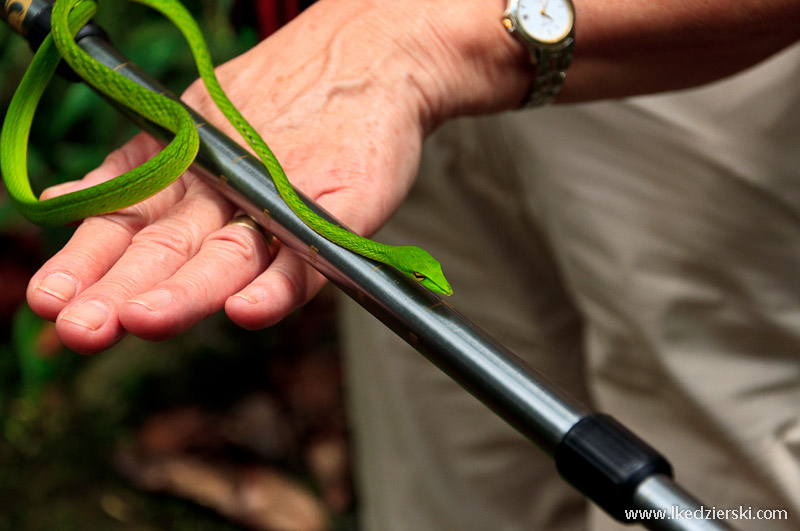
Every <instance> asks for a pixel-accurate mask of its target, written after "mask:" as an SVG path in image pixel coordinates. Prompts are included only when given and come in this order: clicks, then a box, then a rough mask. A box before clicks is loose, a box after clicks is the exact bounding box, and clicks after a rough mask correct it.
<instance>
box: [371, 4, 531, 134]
mask: <svg viewBox="0 0 800 531" xmlns="http://www.w3.org/2000/svg"><path fill="white" fill-rule="evenodd" d="M411 3H412V2H403V3H398V2H393V1H391V0H375V1H374V2H373V4H376V5H380V6H381V9H385V14H386V15H387V16H388V18H389V19H390V20H394V21H397V20H404V23H403V27H395V28H394V29H395V30H396V31H397V40H396V41H395V42H397V44H398V45H399V46H401V47H402V49H404V50H405V52H406V54H407V55H408V58H409V59H410V61H411V64H410V67H409V70H408V71H409V74H408V75H410V76H413V77H414V78H415V79H414V82H415V85H416V86H417V88H418V90H419V92H420V94H421V99H422V101H423V102H424V105H423V106H422V111H421V112H422V116H421V121H422V123H423V124H425V128H426V130H430V129H432V128H434V127H436V126H437V125H438V124H439V123H441V122H443V121H444V120H447V119H449V118H453V117H456V116H461V115H471V114H481V113H489V112H498V111H503V110H507V109H512V108H516V107H518V106H519V103H520V101H522V99H523V98H524V96H525V94H526V93H527V91H528V90H529V89H530V83H531V73H532V71H531V65H530V57H529V54H528V52H527V50H526V49H525V47H524V46H522V45H521V44H520V43H519V42H517V41H516V40H515V39H514V38H513V37H512V36H511V35H509V34H508V32H507V31H506V30H505V28H504V27H503V25H502V24H501V19H502V14H503V10H504V8H505V5H506V2H505V0H462V1H459V2H452V1H430V0H417V1H414V2H413V4H415V5H413V6H410V5H409V4H411ZM407 13H414V16H413V17H409V16H407V15H406V16H404V14H407Z"/></svg>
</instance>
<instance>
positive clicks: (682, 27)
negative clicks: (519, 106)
mask: <svg viewBox="0 0 800 531" xmlns="http://www.w3.org/2000/svg"><path fill="white" fill-rule="evenodd" d="M574 2H575V7H576V11H577V17H578V18H577V24H576V50H575V60H574V62H573V67H572V68H570V71H569V74H568V82H565V84H564V90H563V92H562V94H561V98H560V99H559V101H561V102H573V101H586V100H595V99H605V98H618V97H623V96H631V95H636V94H648V93H654V92H663V91H669V90H677V89H682V88H688V87H692V86H697V85H701V84H704V83H708V82H711V81H715V80H717V79H721V78H723V77H725V76H728V75H731V74H734V73H736V72H738V71H741V70H744V69H745V68H747V67H749V66H752V65H754V64H756V63H758V62H759V61H762V60H763V59H766V58H767V57H769V56H770V55H772V54H774V53H776V52H778V51H779V50H781V49H783V48H785V47H786V46H788V45H790V44H792V43H793V42H795V41H797V40H798V39H800V1H798V0H738V1H736V2H732V1H730V0H704V1H698V0H693V1H690V0H660V1H654V0H605V1H598V0H574Z"/></svg>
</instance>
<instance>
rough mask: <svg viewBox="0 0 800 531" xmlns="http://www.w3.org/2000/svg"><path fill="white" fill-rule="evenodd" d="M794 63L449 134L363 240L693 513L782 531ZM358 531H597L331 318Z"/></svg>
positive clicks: (796, 482) (795, 425)
mask: <svg viewBox="0 0 800 531" xmlns="http://www.w3.org/2000/svg"><path fill="white" fill-rule="evenodd" d="M798 87H800V47H795V48H793V49H790V50H788V51H787V52H785V53H783V54H781V55H780V56H778V57H776V58H774V59H772V60H770V61H768V62H767V63H765V64H763V65H761V66H759V67H757V68H756V69H754V70H751V71H749V72H746V73H744V74H742V75H739V76H737V77H735V78H733V79H730V80H727V81H724V82H721V83H717V84H715V85H712V86H710V87H707V88H703V89H699V90H694V91H688V92H684V93H680V94H674V95H666V96H654V97H647V98H639V99H635V100H630V101H625V102H612V103H602V104H591V105H582V106H574V107H559V108H548V109H539V110H534V111H529V112H524V113H522V112H520V113H509V114H506V115H503V116H497V117H489V118H480V119H464V120H459V121H457V122H453V123H450V124H448V125H446V126H445V127H443V128H442V129H441V130H439V131H438V132H437V133H436V134H435V135H434V136H433V137H432V138H431V139H430V140H429V142H428V144H427V146H426V151H425V154H424V157H423V165H422V170H421V179H420V181H419V183H418V186H417V187H416V188H415V190H414V192H413V194H412V197H411V198H410V199H409V201H408V202H407V204H406V205H405V206H404V207H403V209H402V210H401V211H400V212H399V213H398V215H397V216H396V217H395V218H394V219H393V221H392V222H391V223H390V225H389V226H387V228H386V229H385V230H384V231H383V232H382V233H381V234H380V236H379V238H380V239H382V240H383V241H387V242H395V243H414V244H419V245H421V246H422V247H425V248H427V249H428V250H430V251H431V252H432V253H433V254H434V255H435V256H436V257H437V258H439V259H440V261H441V262H442V263H443V264H444V267H445V272H446V273H447V275H448V277H449V279H450V281H451V283H452V284H453V287H454V289H455V295H454V296H453V297H452V298H451V300H450V302H452V303H453V304H454V305H455V306H456V307H457V308H458V309H459V310H460V311H462V312H463V313H465V314H466V315H467V316H468V317H470V318H471V319H473V320H474V321H475V322H476V323H477V324H478V325H479V326H481V327H482V328H484V329H485V330H487V331H488V332H489V333H490V334H492V335H493V336H494V337H496V338H497V339H499V340H500V341H501V342H503V343H504V344H506V345H507V346H509V347H510V348H511V349H512V350H513V351H514V352H516V353H517V354H518V355H520V356H522V357H523V358H524V359H526V360H527V361H528V362H529V363H530V364H531V365H533V366H534V367H536V368H537V369H539V370H540V371H541V372H543V373H544V374H546V375H547V376H548V377H549V378H551V379H552V380H554V381H556V382H557V383H558V384H559V385H561V386H562V387H563V388H565V389H567V390H568V391H569V392H570V393H571V394H573V395H575V396H577V397H578V398H580V399H581V400H583V401H586V402H589V401H590V399H589V397H590V396H591V402H592V405H593V407H595V408H596V409H598V410H601V411H605V412H609V413H611V414H612V415H614V416H615V417H616V418H618V419H619V420H621V421H622V422H623V423H624V424H626V425H627V426H628V427H629V428H631V429H632V430H634V431H635V432H636V433H637V434H639V435H641V436H642V437H643V438H645V439H646V440H647V441H649V442H650V443H651V444H653V445H654V446H655V447H656V448H658V449H659V450H661V451H662V452H663V453H665V455H667V457H668V458H669V459H670V461H671V462H672V463H673V465H674V467H675V469H676V477H677V479H678V481H679V482H680V483H681V484H682V485H683V486H685V487H686V488H687V489H689V490H690V491H691V492H693V493H694V494H695V495H697V496H698V497H700V498H701V499H702V500H703V501H704V502H705V503H706V504H707V505H708V506H715V507H717V508H722V509H728V508H730V509H733V508H736V509H738V508H739V506H740V505H742V506H745V507H753V510H754V511H755V510H757V509H770V508H777V509H786V510H787V511H789V514H790V516H791V520H790V521H789V522H783V523H781V522H777V521H770V522H764V521H756V520H750V521H737V522H734V523H735V524H737V525H738V526H739V527H740V528H742V529H753V530H756V529H759V530H760V529H776V530H781V529H798V528H800V110H798V109H800V89H798ZM342 324H343V325H342V330H343V333H344V346H345V351H346V355H347V360H348V367H349V369H348V370H349V373H348V376H349V383H348V385H349V389H350V401H351V405H352V421H353V424H354V432H355V436H356V444H357V447H356V450H357V455H358V463H359V471H358V475H359V480H360V485H361V499H362V500H363V511H362V512H363V517H364V527H365V529H368V530H381V531H383V530H387V531H388V530H395V529H396V530H410V529H414V530H415V531H425V530H431V531H433V530H451V529H452V530H456V529H458V530H460V531H467V530H476V531H477V530H481V531H482V530H487V529H493V530H523V529H524V530H539V529H541V530H577V529H591V530H593V531H594V530H605V529H616V528H617V527H619V528H620V529H621V528H622V527H621V526H618V525H617V524H615V523H613V522H610V521H609V520H608V519H607V518H606V517H605V516H603V515H601V514H600V513H599V511H596V510H590V511H589V512H588V513H587V514H584V509H583V508H584V506H585V504H584V502H583V501H582V500H581V498H580V497H579V496H578V495H577V494H576V493H574V492H573V491H572V490H571V489H570V487H568V486H566V485H565V484H564V483H563V482H562V481H561V480H560V479H559V477H558V476H557V474H556V472H555V469H554V466H553V464H552V462H551V461H550V460H549V459H548V458H546V457H544V455H543V454H541V453H540V452H539V451H538V449H536V448H535V447H533V446H532V445H531V444H530V443H529V442H528V441H526V440H524V439H523V438H522V437H521V436H519V435H517V434H516V433H515V432H514V431H513V430H511V429H510V428H508V427H506V426H505V425H504V424H503V423H502V421H500V420H498V419H496V418H495V417H494V416H493V415H492V414H491V413H490V412H489V411H488V410H487V409H486V408H485V407H484V406H482V405H481V404H479V403H478V402H477V401H476V400H475V399H474V398H472V397H471V396H470V395H468V394H467V393H466V392H464V391H462V390H461V389H460V388H459V387H458V386H457V385H456V384H454V383H452V382H451V381H450V380H449V379H448V378H447V377H446V376H444V375H442V374H441V373H440V372H439V371H438V370H437V369H436V368H434V367H433V366H431V365H430V364H429V363H428V362H427V361H426V360H425V359H424V358H423V357H422V356H420V355H419V354H417V353H416V352H414V351H413V350H410V349H409V348H408V347H406V346H405V345H404V343H402V341H400V340H398V339H397V338H395V337H393V335H392V334H391V332H389V331H387V330H385V329H384V328H383V327H382V326H381V325H380V324H379V323H377V321H375V320H374V319H373V318H371V317H370V316H368V315H367V314H366V313H365V312H363V310H361V309H359V308H357V307H355V306H354V305H353V304H352V303H347V304H344V305H343V312H342Z"/></svg>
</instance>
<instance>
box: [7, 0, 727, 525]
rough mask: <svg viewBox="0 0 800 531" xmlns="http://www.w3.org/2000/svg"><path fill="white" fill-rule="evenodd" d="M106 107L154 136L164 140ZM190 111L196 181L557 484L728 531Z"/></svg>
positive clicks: (657, 515) (646, 458)
mask: <svg viewBox="0 0 800 531" xmlns="http://www.w3.org/2000/svg"><path fill="white" fill-rule="evenodd" d="M51 8H52V2H51V1H50V0H24V1H23V0H0V15H2V18H4V19H5V20H6V21H7V22H8V23H9V25H10V26H12V28H14V29H15V31H17V32H18V33H20V34H21V35H23V36H25V37H26V38H27V39H28V41H29V42H30V43H31V45H32V47H34V48H35V47H37V46H38V45H39V44H40V43H41V41H42V40H43V39H44V38H45V36H46V35H47V34H48V33H49V31H50V10H51ZM76 41H77V42H78V45H79V46H80V47H81V48H82V49H84V50H85V51H86V52H87V53H88V54H89V55H91V56H92V57H94V58H95V59H97V60H98V61H100V62H101V63H103V64H104V65H106V66H108V67H110V68H112V69H114V70H116V71H117V72H119V73H121V74H122V75H124V76H126V77H128V78H130V79H132V80H133V81H135V82H137V83H139V84H140V85H142V86H144V87H145V88H147V89H149V90H151V91H153V92H157V93H163V94H165V95H167V96H170V97H173V98H175V99H177V98H176V97H175V96H174V95H172V94H170V93H169V91H167V90H166V89H165V88H164V87H163V86H161V84H160V83H159V82H158V81H156V80H154V79H153V78H152V77H150V76H149V75H148V74H147V73H145V72H143V71H142V70H141V69H139V68H138V67H137V66H136V65H135V64H133V63H132V62H131V61H130V60H129V59H127V58H126V57H125V56H124V55H122V54H121V53H120V52H119V51H117V50H116V49H115V48H114V47H113V46H112V45H111V44H110V43H109V41H108V39H107V36H106V34H105V32H103V30H102V29H100V28H99V27H97V26H96V25H93V24H87V25H86V26H85V27H84V28H83V29H82V30H81V31H80V32H79V33H78V35H77V36H76ZM114 105H115V106H117V107H118V108H119V109H120V111H122V112H123V113H124V114H125V115H126V116H127V117H128V118H130V119H131V120H133V121H134V122H135V123H136V124H137V125H139V126H140V127H141V128H142V129H144V130H146V131H148V132H150V133H151V134H153V135H154V136H156V137H158V138H161V139H162V140H163V139H168V138H170V137H171V133H169V132H167V131H164V130H163V129H161V128H159V127H158V126H155V125H154V124H152V123H150V122H148V121H146V120H144V119H143V118H142V117H140V116H138V115H136V114H135V113H133V112H132V111H130V110H129V109H127V108H125V107H122V106H118V105H116V104H114ZM189 111H190V112H191V113H192V116H193V118H194V120H195V122H196V123H197V124H198V132H199V135H200V153H199V155H198V158H197V160H196V161H195V166H194V167H195V169H197V170H198V171H197V173H198V174H200V175H201V177H202V178H203V179H206V180H207V181H208V182H209V183H211V185H212V186H213V187H214V188H215V189H216V190H218V191H219V192H220V193H221V194H223V195H224V196H225V197H227V198H228V199H229V200H230V201H232V202H233V203H235V204H236V205H237V206H239V207H240V208H241V209H242V210H244V211H245V212H246V213H247V214H248V215H249V216H250V217H252V218H253V219H254V220H255V221H256V222H257V223H259V224H260V225H261V226H262V227H263V228H264V229H265V230H267V231H269V232H270V233H272V234H274V235H275V236H276V237H277V238H278V239H280V240H281V242H282V243H283V244H284V245H286V246H287V247H289V248H290V249H292V250H293V251H295V252H296V253H297V254H299V255H300V256H301V257H303V258H304V259H305V260H306V262H308V263H309V264H310V265H311V266H312V267H314V268H315V269H317V270H318V271H320V272H321V273H322V274H323V275H325V276H326V277H327V278H328V279H329V280H330V281H331V282H333V283H334V284H336V285H337V286H338V287H339V288H340V289H342V290H343V291H344V292H345V293H346V294H347V295H349V296H350V297H351V298H353V299H354V300H355V301H356V302H358V303H359V304H360V305H361V306H362V307H364V308H365V309H366V310H367V311H369V312H370V313H372V314H373V315H374V316H375V317H377V318H378V319H380V320H381V321H382V322H383V323H384V324H385V325H386V326H388V327H389V328H390V329H392V330H393V331H394V332H395V333H396V334H397V335H398V336H400V337H401V338H402V339H404V340H405V341H406V342H407V343H409V344H410V345H411V346H413V347H414V348H415V349H417V350H418V351H419V352H420V353H422V354H423V355H424V356H426V357H427V358H428V359H429V360H430V361H431V362H432V363H434V364H435V365H436V366H438V367H439V368H440V369H441V370H443V371H444V372H445V373H446V374H448V375H449V376H450V377H451V378H452V379H453V380H455V381H456V382H458V383H459V384H460V385H461V386H462V387H464V388H465V389H466V390H468V391H469V392H470V393H472V394H473V395H474V396H475V397H476V398H478V399H479V400H481V401H482V402H483V403H484V404H486V405H487V406H488V407H489V408H491V409H492V410H493V411H494V412H495V413H496V414H497V415H499V416H500V417H501V418H503V419H504V420H506V421H507V422H508V423H509V424H511V425H512V426H513V427H514V428H515V429H517V430H518V431H519V432H520V433H522V434H523V435H525V436H526V437H527V438H529V439H530V440H531V441H533V442H534V443H536V444H537V445H538V446H539V447H540V448H541V449H542V450H543V451H544V452H546V453H547V454H548V455H550V456H551V457H553V458H554V459H555V462H556V466H557V468H558V470H559V471H560V473H561V475H562V476H563V477H564V478H565V479H566V480H567V481H568V482H569V483H571V484H572V485H573V486H575V487H576V488H577V489H578V490H580V491H581V492H582V493H583V494H584V495H586V496H587V497H588V498H590V499H592V500H593V501H594V502H595V503H597V504H598V505H599V506H600V507H602V508H603V509H604V510H605V511H606V512H608V513H609V514H610V515H611V516H613V517H615V518H616V519H618V520H620V521H621V522H624V523H634V522H639V523H640V524H642V525H643V526H645V527H647V528H648V529H653V530H670V531H671V530H686V531H700V530H703V531H706V530H708V531H711V530H725V529H731V528H730V527H729V526H728V525H727V524H726V523H725V522H723V521H721V520H714V519H702V517H701V518H700V519H698V518H697V517H696V516H694V515H696V514H702V512H703V505H702V504H701V503H700V502H699V501H698V500H697V499H695V498H694V497H693V496H692V495H690V494H689V493H687V492H686V491H684V490H683V489H682V488H681V487H680V486H679V485H677V484H676V483H675V482H674V481H673V480H672V468H671V466H670V464H669V463H668V462H667V460H666V459H665V458H664V457H663V456H661V455H660V454H659V453H658V452H656V451H655V450H654V449H653V448H651V447H650V446H648V445H647V444H646V443H645V442H644V441H642V440H641V439H640V438H638V437H637V436H636V435H634V434H633V433H631V432H630V431H629V430H627V429H626V428H625V427H624V426H622V425H621V424H620V423H618V422H617V421H616V420H614V419H613V418H612V417H610V416H608V415H603V414H596V413H592V412H591V411H590V410H589V409H588V408H586V407H585V406H583V405H582V404H580V403H578V402H576V401H575V400H573V399H572V398H570V397H568V396H567V395H566V394H564V393H563V392H562V391H560V390H558V389H557V388H556V387H555V386H554V385H553V384H551V383H549V382H548V381H547V380H546V378H545V377H544V376H542V375H541V374H539V373H538V372H537V371H535V370H534V369H532V368H531V367H529V366H528V365H526V364H525V363H524V362H523V361H522V360H520V359H519V358H518V357H517V356H515V355H514V354H513V353H512V352H511V351H509V350H508V349H507V348H505V347H504V346H502V345H500V344H499V343H498V342H497V341H495V340H493V339H492V338H491V337H489V336H488V335H487V334H486V333H485V332H483V331H482V330H480V329H479V328H478V327H476V326H475V325H474V324H472V323H471V322H469V321H468V320H467V319H466V318H464V317H463V316H462V315H460V314H459V313H458V312H457V311H456V310H455V308H453V307H452V306H451V305H450V304H449V303H447V302H446V301H444V300H443V299H441V298H439V297H438V296H436V295H434V294H432V293H431V292H429V291H428V290H426V289H424V288H422V287H421V286H419V285H418V284H417V283H415V282H413V281H411V280H409V279H407V278H406V277H405V276H404V275H402V274H401V273H399V272H396V271H395V270H393V269H391V268H389V267H384V266H382V265H381V264H379V263H377V262H373V261H371V260H369V259H367V258H364V257H362V256H359V255H357V254H354V253H352V252H350V251H348V250H346V249H343V248H341V247H339V246H338V245H336V244H333V243H331V242H329V241H328V240H326V239H325V238H323V237H322V236H320V235H319V234H317V233H316V232H314V231H313V230H311V229H310V228H309V227H308V226H306V224H305V223H304V222H303V221H302V220H300V219H299V218H298V217H297V216H296V215H295V214H294V212H293V211H292V210H291V209H290V208H289V207H288V206H287V205H286V203H284V201H283V199H281V197H280V195H279V194H278V192H277V190H276V189H275V186H274V185H273V182H272V179H271V178H270V176H269V173H268V172H267V170H266V168H264V166H263V165H262V164H261V162H260V161H259V160H257V159H256V158H255V157H252V156H251V155H250V154H249V153H248V152H247V151H246V150H245V149H244V148H242V147H241V146H240V145H239V144H237V143H236V142H234V141H233V140H231V139H230V138H228V137H227V136H226V135H225V134H223V133H221V132H220V131H219V130H217V129H216V128H214V127H213V126H211V124H209V123H208V122H206V120H205V119H204V118H203V117H201V116H200V115H199V114H197V113H196V112H194V111H192V110H191V109H189ZM199 124H203V125H202V126H199ZM301 197H302V199H303V201H304V202H305V203H306V204H307V205H308V206H309V207H310V208H312V209H313V210H314V211H315V212H317V213H318V214H319V215H321V216H322V217H325V218H326V219H328V220H329V221H332V222H333V223H337V221H336V220H335V219H334V218H333V217H331V216H330V215H329V214H328V213H326V212H324V211H323V210H322V209H321V208H320V207H319V206H318V205H316V204H314V203H313V202H312V201H310V200H309V199H308V198H306V197H304V196H302V194H301Z"/></svg>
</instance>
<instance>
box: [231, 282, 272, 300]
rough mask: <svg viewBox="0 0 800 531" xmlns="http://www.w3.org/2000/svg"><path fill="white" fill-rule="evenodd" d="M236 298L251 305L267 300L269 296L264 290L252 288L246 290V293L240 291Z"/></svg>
mask: <svg viewBox="0 0 800 531" xmlns="http://www.w3.org/2000/svg"><path fill="white" fill-rule="evenodd" d="M234 297H239V298H240V299H244V300H246V301H247V302H249V303H250V304H256V303H258V302H261V301H263V300H264V299H266V298H267V294H266V292H265V291H264V288H259V287H256V286H250V287H249V288H247V289H245V290H244V291H240V292H239V293H237V294H236V295H234Z"/></svg>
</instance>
